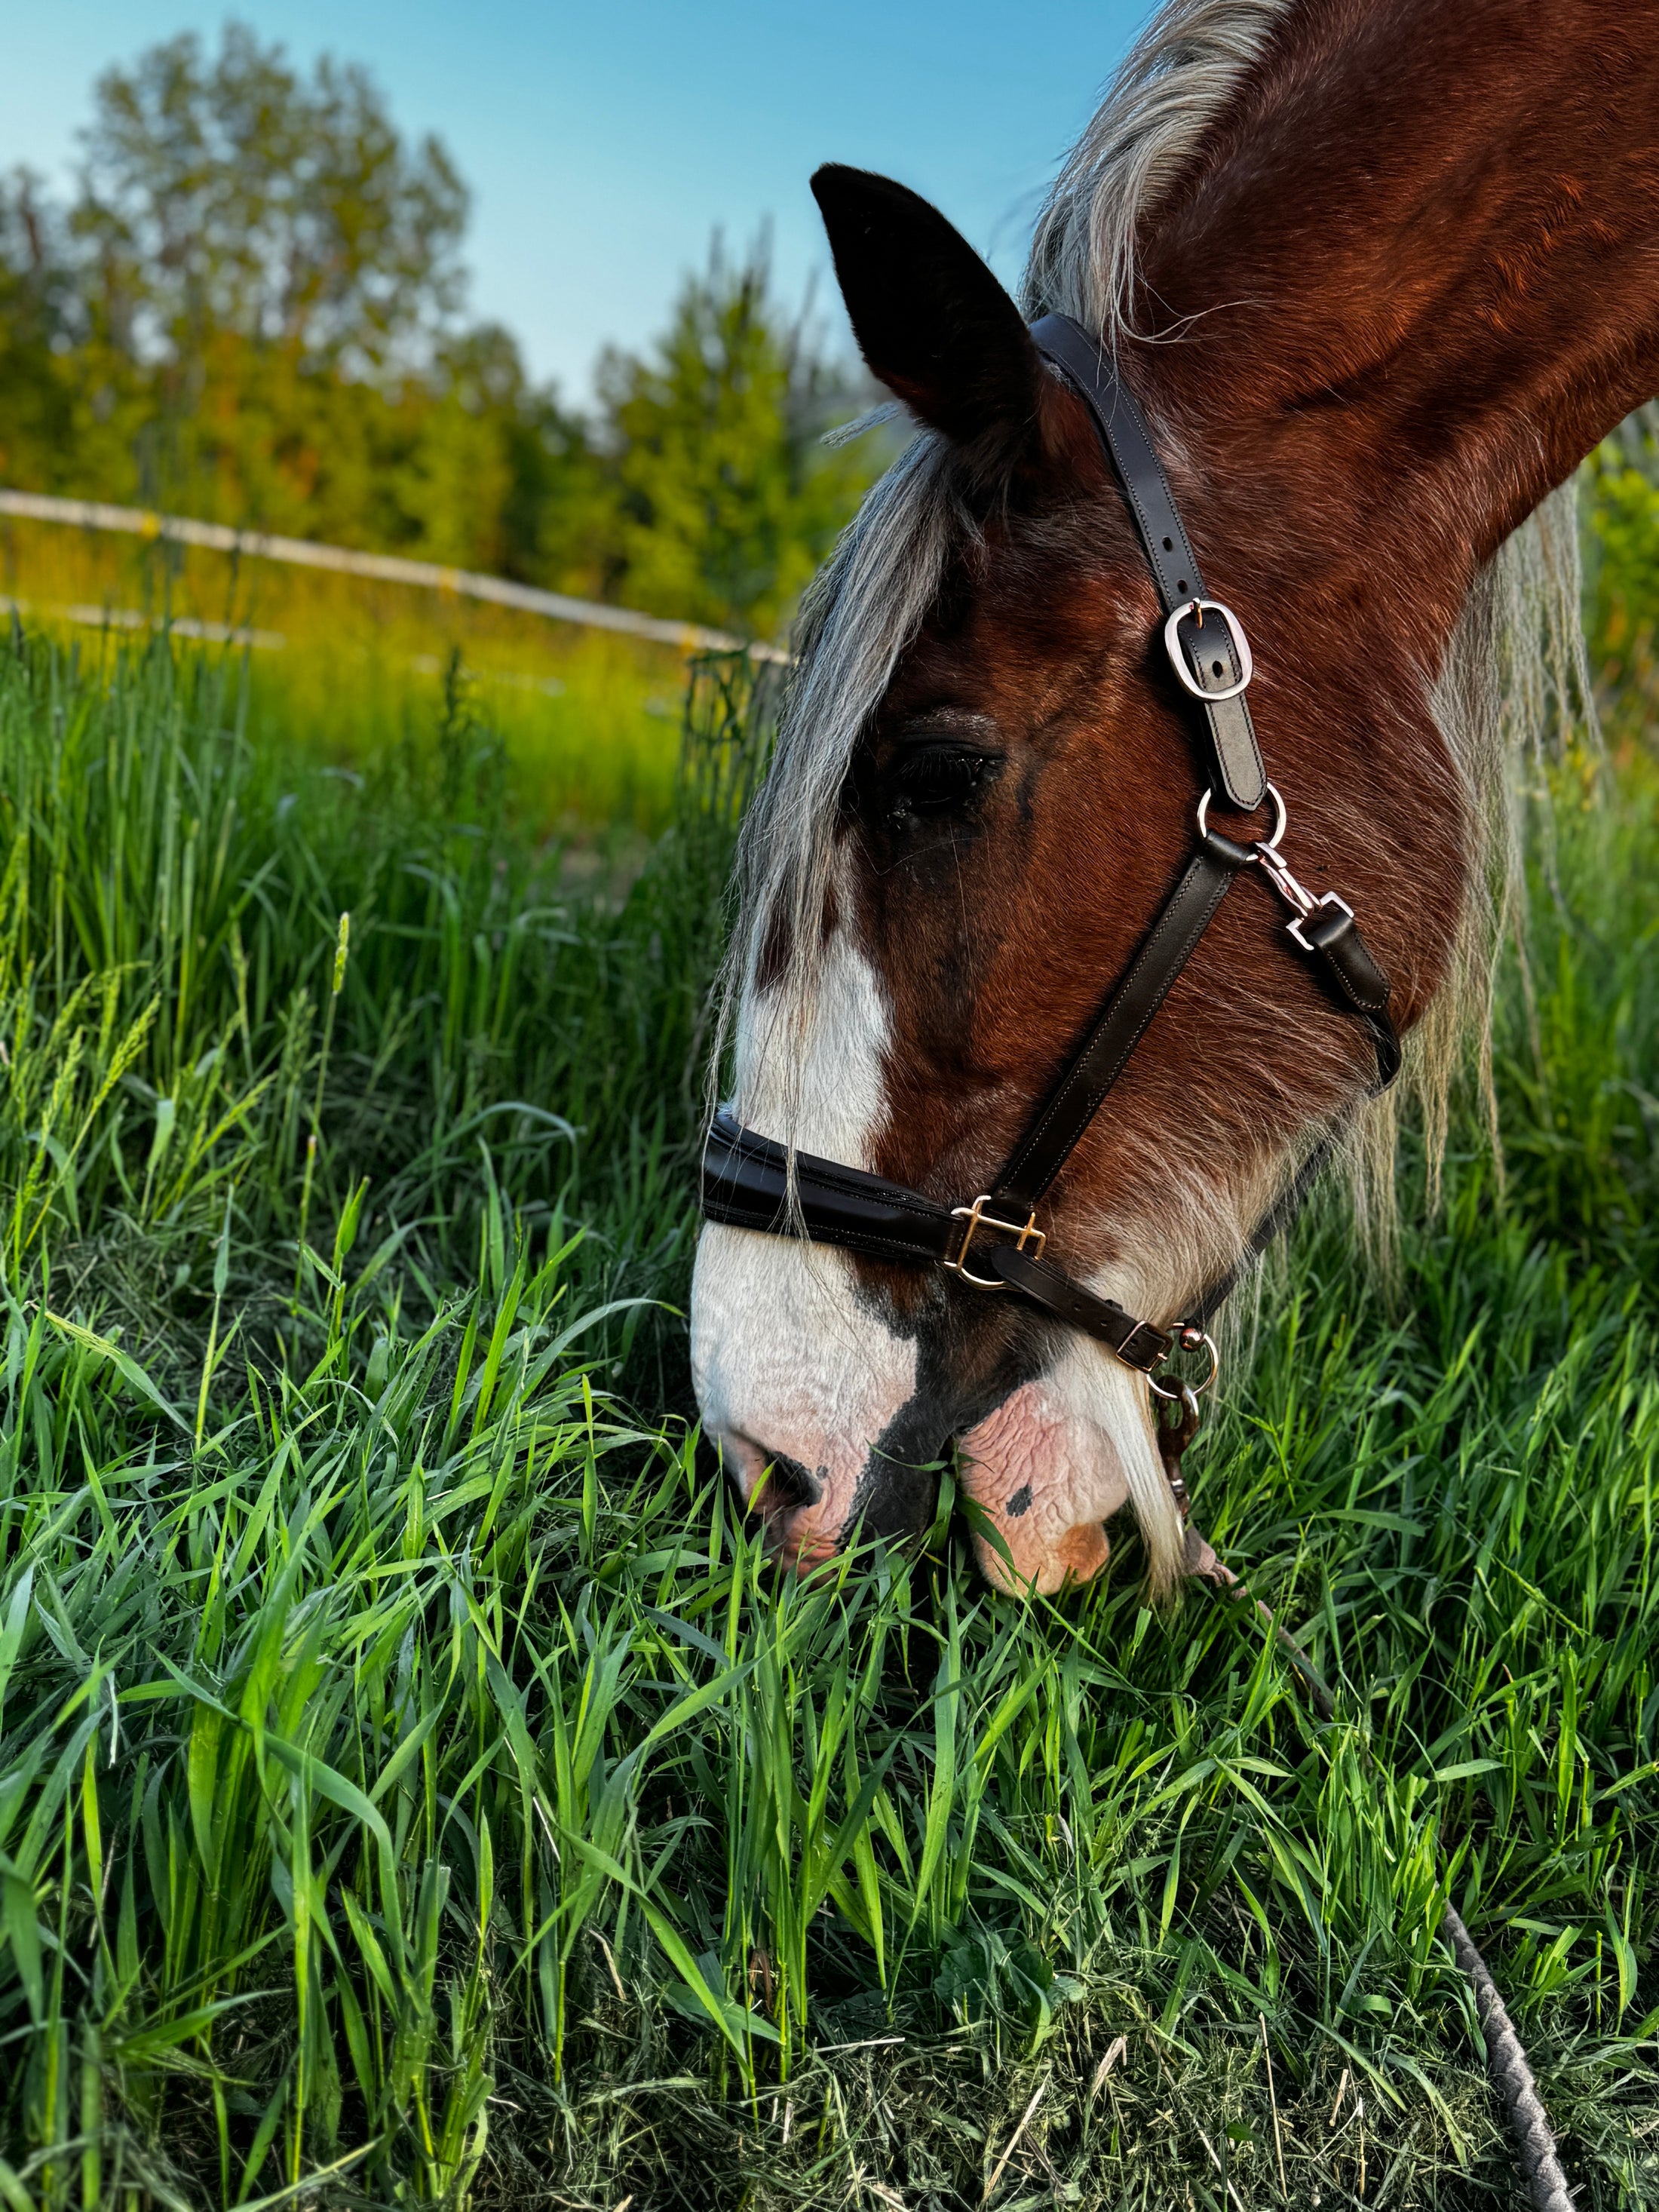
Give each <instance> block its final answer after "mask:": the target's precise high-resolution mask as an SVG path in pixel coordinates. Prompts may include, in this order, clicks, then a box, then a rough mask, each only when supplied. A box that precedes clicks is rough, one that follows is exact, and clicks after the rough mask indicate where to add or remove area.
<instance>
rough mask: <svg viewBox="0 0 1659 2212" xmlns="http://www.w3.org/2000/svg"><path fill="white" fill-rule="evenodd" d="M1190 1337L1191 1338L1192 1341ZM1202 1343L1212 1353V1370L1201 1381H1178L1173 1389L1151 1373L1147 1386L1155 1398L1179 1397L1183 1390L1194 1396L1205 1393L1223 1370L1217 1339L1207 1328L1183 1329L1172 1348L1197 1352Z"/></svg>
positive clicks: (1172, 1349) (1147, 1378)
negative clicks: (1216, 1343)
mask: <svg viewBox="0 0 1659 2212" xmlns="http://www.w3.org/2000/svg"><path fill="white" fill-rule="evenodd" d="M1188 1339H1191V1341H1190V1342H1189V1341H1188ZM1200 1345H1203V1346H1206V1349H1207V1350H1208V1352H1209V1355H1210V1371H1209V1373H1208V1374H1207V1375H1206V1376H1205V1377H1204V1380H1203V1381H1202V1382H1201V1383H1176V1387H1175V1389H1173V1390H1166V1389H1164V1388H1163V1386H1162V1384H1161V1383H1158V1380H1157V1378H1156V1377H1155V1376H1151V1375H1149V1376H1147V1377H1146V1387H1147V1389H1149V1390H1150V1391H1151V1392H1152V1395H1153V1396H1154V1397H1155V1398H1178V1397H1180V1395H1181V1394H1182V1391H1183V1390H1190V1391H1191V1392H1192V1394H1193V1395H1194V1398H1201V1397H1202V1396H1203V1395H1204V1393H1205V1392H1206V1390H1207V1389H1209V1388H1210V1386H1211V1384H1212V1383H1213V1382H1214V1381H1215V1378H1216V1376H1218V1374H1219V1373H1220V1372H1221V1354H1220V1353H1219V1352H1218V1351H1217V1350H1216V1348H1215V1339H1214V1338H1213V1337H1212V1335H1211V1334H1210V1333H1209V1331H1208V1330H1207V1329H1202V1328H1200V1329H1182V1331H1181V1332H1180V1333H1179V1334H1177V1336H1176V1341H1175V1344H1174V1345H1173V1346H1171V1347H1170V1349H1171V1351H1172V1352H1173V1351H1180V1352H1196V1351H1197V1350H1198V1348H1199V1346H1200Z"/></svg>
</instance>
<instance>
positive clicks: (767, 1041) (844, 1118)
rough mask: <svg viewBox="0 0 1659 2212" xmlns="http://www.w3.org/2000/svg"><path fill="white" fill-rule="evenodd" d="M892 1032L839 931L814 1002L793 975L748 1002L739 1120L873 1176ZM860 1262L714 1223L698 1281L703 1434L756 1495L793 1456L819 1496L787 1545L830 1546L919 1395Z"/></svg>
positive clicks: (875, 991) (900, 1341) (855, 953)
mask: <svg viewBox="0 0 1659 2212" xmlns="http://www.w3.org/2000/svg"><path fill="white" fill-rule="evenodd" d="M889 1036H890V1020H889V1015H888V1009H887V1002H886V999H885V996H884V993H883V991H882V987H881V985H880V981H879V980H878V977H877V975H876V973H875V970H874V969H872V966H871V965H870V963H869V962H868V961H867V960H866V958H865V957H864V955H863V954H862V953H861V952H860V951H859V950H858V948H857V946H856V945H853V944H851V943H850V942H849V941H848V936H847V933H846V931H845V930H844V929H841V928H838V929H837V930H836V933H835V935H834V937H833V938H832V939H831V940H830V942H829V945H828V946H827V947H826V948H825V951H824V956H823V961H822V963H821V965H820V967H819V970H818V974H817V978H816V981H815V987H814V988H813V990H812V994H811V1002H810V1004H809V1005H808V1006H806V1007H805V1008H804V1009H803V1008H802V1007H801V1006H800V1005H799V1001H797V1000H795V999H794V996H793V990H792V988H791V985H790V982H789V981H788V979H787V978H786V981H785V982H784V983H783V984H782V985H781V986H780V987H775V988H774V989H773V990H771V991H768V992H764V993H755V994H750V997H749V998H748V999H747V1000H745V1003H744V1007H743V1010H742V1013H741V1015H740V1017H739V1020H738V1036H737V1060H738V1087H737V1097H736V1100H735V1104H736V1109H737V1113H738V1119H739V1120H740V1121H743V1122H744V1124H745V1126H746V1127H750V1128H751V1129H755V1130H757V1131H758V1132H759V1133H760V1134H761V1135H762V1136H766V1137H771V1138H773V1139H776V1140H777V1141H780V1142H790V1143H793V1145H794V1146H795V1147H796V1149H797V1150H798V1151H800V1152H816V1153H817V1154H819V1155H820V1156H821V1157H823V1158H827V1159H832V1160H839V1161H842V1162H844V1163H845V1164H847V1165H848V1166H849V1167H861V1168H868V1167H869V1166H870V1165H871V1164H872V1147H873V1144H874V1139H875V1134H876V1131H877V1130H878V1127H880V1124H881V1121H882V1117H883V1115H884V1112H885V1109H886V1096H885V1086H884V1076H883V1066H884V1054H885V1051H886V1048H887V1042H888V1038H889ZM855 1292H856V1285H855V1280H854V1271H853V1263H852V1261H851V1259H850V1258H849V1256H848V1254H846V1253H845V1252H842V1251H838V1250H836V1249H834V1248H833V1247H831V1246H829V1245H823V1244H807V1243H801V1242H800V1241H799V1239H797V1238H793V1237H769V1236H761V1235H757V1234H756V1233H755V1232H753V1231H749V1230H744V1229H729V1228H726V1227H725V1226H723V1225H720V1224H718V1223H714V1222H710V1223H708V1225H706V1226H705V1227H704V1229H703V1231H702V1238H701V1240H700V1241H699V1243H698V1246H697V1262H696V1273H695V1274H694V1276H693V1279H692V1285H691V1368H692V1376H693V1379H694V1381H695V1383H696V1392H697V1402H698V1405H699V1406H700V1407H701V1408H702V1418H703V1425H704V1427H705V1429H706V1430H707V1431H708V1433H709V1434H710V1435H711V1436H712V1437H714V1439H715V1440H716V1441H717V1442H719V1443H720V1446H721V1449H722V1452H723V1454H724V1455H725V1457H726V1462H727V1465H728V1467H730V1468H732V1472H733V1473H734V1474H736V1475H737V1477H738V1480H739V1481H740V1482H741V1485H742V1487H743V1491H744V1496H745V1498H747V1497H748V1496H749V1495H750V1493H751V1492H753V1490H754V1487H755V1485H756V1483H757V1481H758V1480H759V1479H760V1475H761V1474H762V1471H763V1468H765V1466H766V1465H767V1464H768V1462H770V1461H771V1460H773V1459H775V1458H777V1457H780V1456H782V1457H787V1458H789V1459H791V1460H793V1461H796V1462H799V1465H800V1466H801V1467H802V1468H805V1470H806V1472H807V1474H808V1475H809V1476H811V1478H813V1479H814V1480H816V1481H817V1483H818V1484H819V1485H820V1486H821V1492H820V1496H819V1497H818V1498H817V1501H816V1502H815V1503H814V1504H811V1505H809V1506H806V1507H805V1508H803V1509H802V1510H801V1511H800V1512H799V1513H798V1514H797V1515H796V1516H794V1518H793V1521H792V1522H791V1524H790V1525H789V1527H788V1528H787V1530H785V1531H783V1532H782V1533H783V1535H784V1543H785V1547H786V1549H787V1550H788V1551H791V1552H794V1551H798V1550H803V1549H804V1550H805V1552H807V1553H817V1552H820V1551H824V1550H828V1549H829V1548H830V1547H832V1546H833V1544H834V1542H835V1540H836V1537H837V1535H838V1534H839V1533H840V1531H841V1529H842V1527H843V1526H844V1525H845V1522H846V1520H847V1517H848V1512H849V1510H850V1508H851V1505H852V1499H853V1492H854V1487H855V1486H856V1484H857V1481H858V1478H859V1475H860V1472H861V1471H862V1469H863V1468H864V1465H865V1462H866V1459H867V1457H868V1455H869V1450H870V1447H871V1445H872V1443H874V1442H875V1440H876V1439H877V1437H879V1436H880V1434H881V1433H882V1431H883V1430H884V1428H885V1427H886V1426H887V1425H888V1423H889V1422H890V1420H891V1419H892V1418H893V1416H894V1415H895V1414H896V1413H897V1412H898V1411H899V1409H900V1408H901V1407H902V1406H903V1405H904V1404H905V1403H906V1402H907V1401H908V1399H909V1398H910V1397H911V1395H913V1393H914V1392H915V1379H916V1347H915V1340H913V1339H908V1338H904V1337H899V1336H896V1335H895V1334H893V1333H892V1332H891V1331H890V1329H888V1328H885V1327H884V1325H883V1323H882V1322H880V1320H879V1319H878V1317H877V1316H875V1315H874V1314H872V1312H870V1311H869V1310H868V1309H867V1307H866V1305H864V1304H861V1303H860V1301H859V1299H858V1297H857V1296H856V1294H855Z"/></svg>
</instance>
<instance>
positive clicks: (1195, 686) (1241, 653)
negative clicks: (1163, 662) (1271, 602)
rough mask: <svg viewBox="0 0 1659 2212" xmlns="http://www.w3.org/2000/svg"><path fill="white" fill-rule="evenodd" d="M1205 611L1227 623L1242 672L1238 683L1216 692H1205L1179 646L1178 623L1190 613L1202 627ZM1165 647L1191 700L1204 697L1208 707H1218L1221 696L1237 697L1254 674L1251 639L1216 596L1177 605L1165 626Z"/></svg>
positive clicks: (1240, 623)
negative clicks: (1191, 697)
mask: <svg viewBox="0 0 1659 2212" xmlns="http://www.w3.org/2000/svg"><path fill="white" fill-rule="evenodd" d="M1206 614H1214V615H1219V616H1220V617H1221V619H1222V621H1223V622H1224V623H1225V624H1226V626H1227V635H1228V636H1229V637H1230V638H1231V640H1232V644H1233V650H1234V651H1235V652H1236V653H1237V655H1238V665H1239V666H1240V667H1241V668H1242V669H1243V671H1244V673H1243V675H1242V676H1241V677H1240V678H1239V679H1238V681H1237V684H1223V685H1222V687H1221V689H1220V690H1218V691H1206V690H1205V688H1204V686H1203V685H1202V684H1200V682H1199V681H1198V678H1196V677H1195V676H1194V674H1193V671H1192V670H1191V668H1190V667H1188V664H1187V656H1186V654H1185V653H1182V649H1181V625H1182V623H1184V622H1185V621H1186V620H1187V618H1188V616H1189V615H1196V616H1197V617H1198V622H1199V628H1200V629H1202V628H1203V626H1204V617H1205V616H1206ZM1164 651H1165V652H1166V653H1168V654H1169V656H1170V666H1171V667H1172V668H1173V669H1174V670H1175V672H1176V676H1177V677H1178V678H1180V679H1181V682H1182V684H1184V685H1185V686H1186V688H1187V690H1188V691H1190V692H1191V693H1192V695H1193V696H1194V699H1203V700H1205V701H1206V702H1208V703H1209V704H1210V705H1211V706H1218V705H1219V704H1220V702H1221V701H1222V700H1224V699H1237V697H1238V696H1239V694H1240V692H1242V691H1243V690H1245V688H1246V687H1247V686H1248V684H1249V680H1250V678H1251V677H1253V676H1254V675H1255V660H1254V659H1252V658H1251V655H1250V641H1249V638H1248V637H1246V636H1245V635H1244V625H1243V623H1242V622H1240V620H1239V619H1238V617H1237V615H1236V614H1235V613H1234V612H1233V611H1232V609H1231V607H1229V606H1225V605H1223V604H1222V602H1221V601H1220V600H1219V599H1187V600H1184V601H1183V602H1182V605H1180V606H1178V607H1177V608H1176V611H1175V612H1174V613H1173V614H1172V615H1171V616H1170V619H1169V620H1168V622H1166V623H1164Z"/></svg>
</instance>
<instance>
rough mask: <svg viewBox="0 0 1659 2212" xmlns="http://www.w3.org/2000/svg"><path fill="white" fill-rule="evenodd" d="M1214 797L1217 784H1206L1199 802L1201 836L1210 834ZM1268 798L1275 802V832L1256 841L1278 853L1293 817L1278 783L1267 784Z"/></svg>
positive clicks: (1262, 803)
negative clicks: (1282, 838) (1286, 809)
mask: <svg viewBox="0 0 1659 2212" xmlns="http://www.w3.org/2000/svg"><path fill="white" fill-rule="evenodd" d="M1214 797H1215V786H1214V785H1213V784H1208V785H1206V787H1205V792H1204V796H1203V798H1202V799H1200V800H1199V802H1198V834H1199V836H1200V837H1206V836H1208V835H1209V829H1210V801H1211V800H1212V799H1213V798H1214ZM1267 799H1272V801H1273V836H1271V837H1261V838H1258V839H1257V840H1256V842H1257V843H1258V844H1262V845H1265V846H1266V847H1267V850H1268V851H1269V852H1270V853H1276V852H1277V851H1278V850H1279V839H1280V838H1281V837H1282V836H1284V835H1285V823H1287V822H1288V821H1289V820H1290V818H1291V817H1290V816H1289V815H1288V814H1287V813H1286V812H1285V801H1284V799H1283V798H1282V797H1281V795H1280V793H1279V786H1278V785H1277V784H1276V783H1270V784H1269V785H1268V786H1267ZM1267 799H1263V800H1262V802H1261V805H1263V806H1265V805H1267ZM1253 811H1260V810H1259V809H1257V810H1253Z"/></svg>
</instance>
